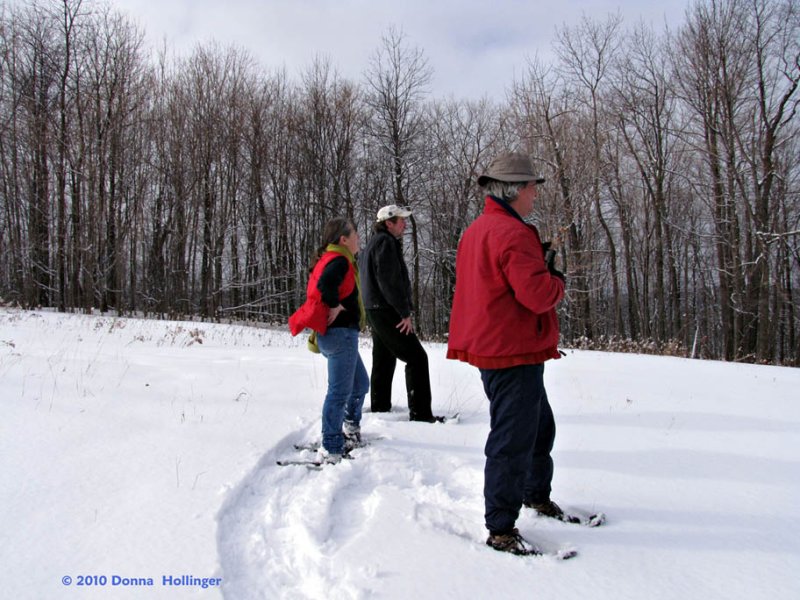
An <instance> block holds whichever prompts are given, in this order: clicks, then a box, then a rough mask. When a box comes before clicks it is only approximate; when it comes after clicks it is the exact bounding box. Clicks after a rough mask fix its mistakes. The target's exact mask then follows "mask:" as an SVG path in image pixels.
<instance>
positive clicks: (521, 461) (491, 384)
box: [481, 364, 556, 534]
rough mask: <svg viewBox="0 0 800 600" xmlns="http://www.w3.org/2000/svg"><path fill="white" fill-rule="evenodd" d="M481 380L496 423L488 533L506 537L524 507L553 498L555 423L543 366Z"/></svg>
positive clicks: (488, 472) (494, 372)
mask: <svg viewBox="0 0 800 600" xmlns="http://www.w3.org/2000/svg"><path fill="white" fill-rule="evenodd" d="M481 379H482V380H483V387H484V390H485V391H486V395H487V396H488V398H489V414H490V417H491V430H490V432H489V437H488V438H487V440H486V449H485V452H486V466H485V467H484V489H483V495H484V500H485V502H486V514H485V517H486V528H487V529H488V530H489V531H490V532H491V533H493V534H495V533H506V532H508V531H509V530H510V529H512V528H513V527H514V523H515V522H516V520H517V517H518V516H519V511H520V509H521V508H522V503H523V501H525V502H532V503H540V502H545V501H547V500H548V499H549V498H550V483H551V481H552V480H553V459H552V458H551V457H550V453H551V452H552V450H553V441H554V440H555V436H556V423H555V420H554V418H553V411H552V409H551V408H550V403H549V402H548V400H547V392H546V391H545V389H544V365H543V364H538V365H521V366H519V367H511V368H508V369H481Z"/></svg>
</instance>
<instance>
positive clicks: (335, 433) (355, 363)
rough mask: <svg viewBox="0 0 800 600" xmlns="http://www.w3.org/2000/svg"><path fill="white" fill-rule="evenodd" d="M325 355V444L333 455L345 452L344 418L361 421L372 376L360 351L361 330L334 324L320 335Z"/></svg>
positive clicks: (323, 418)
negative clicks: (362, 409) (326, 373)
mask: <svg viewBox="0 0 800 600" xmlns="http://www.w3.org/2000/svg"><path fill="white" fill-rule="evenodd" d="M317 344H319V350H320V352H321V353H322V355H323V356H324V357H325V358H327V359H328V393H327V394H326V396H325V403H324V404H323V405H322V447H323V448H325V450H327V451H328V452H330V453H331V454H341V453H342V452H343V451H344V435H343V434H342V424H343V423H344V420H345V419H347V420H348V421H352V422H353V423H355V424H356V425H359V424H360V423H361V408H362V406H363V405H364V396H366V394H367V392H368V391H369V376H368V375H367V370H366V369H365V368H364V363H363V362H361V356H360V355H359V354H358V330H357V329H352V328H350V327H333V328H331V329H328V331H327V333H325V335H317Z"/></svg>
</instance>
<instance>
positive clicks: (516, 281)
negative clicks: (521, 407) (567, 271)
mask: <svg viewBox="0 0 800 600" xmlns="http://www.w3.org/2000/svg"><path fill="white" fill-rule="evenodd" d="M563 297H564V282H563V281H562V280H561V279H559V278H558V277H554V276H552V275H550V272H549V271H548V270H547V265H546V264H545V262H544V253H543V251H542V242H541V239H540V238H539V232H538V231H537V230H536V228H535V227H534V226H533V225H527V224H526V223H524V222H523V221H522V220H521V219H519V218H518V217H517V216H515V215H513V214H511V213H510V212H509V211H508V210H507V209H506V208H504V207H503V206H502V205H501V204H499V203H498V202H497V201H495V200H494V199H492V198H491V197H487V198H486V201H485V206H484V210H483V214H482V215H481V216H480V217H478V218H477V219H476V220H475V222H474V223H472V225H470V226H469V227H468V228H467V230H466V231H465V232H464V235H463V237H462V238H461V241H460V242H459V244H458V254H457V255H456V289H455V294H454V297H453V309H452V312H451V314H450V337H449V340H448V345H447V346H448V347H447V358H451V359H457V360H462V361H464V362H468V363H470V364H471V365H474V366H476V367H478V368H481V369H505V368H508V367H514V366H517V365H527V364H538V363H542V362H544V361H545V360H547V359H550V358H559V353H558V335H559V330H558V317H557V316H556V311H555V307H556V305H557V304H558V303H559V302H560V301H561V299H562V298H563Z"/></svg>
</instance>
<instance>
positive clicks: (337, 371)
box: [289, 218, 369, 463]
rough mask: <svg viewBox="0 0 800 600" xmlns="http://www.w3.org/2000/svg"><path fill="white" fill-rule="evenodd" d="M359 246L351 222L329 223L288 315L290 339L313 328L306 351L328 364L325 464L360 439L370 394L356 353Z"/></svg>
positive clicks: (360, 320)
mask: <svg viewBox="0 0 800 600" xmlns="http://www.w3.org/2000/svg"><path fill="white" fill-rule="evenodd" d="M359 242H360V240H359V237H358V232H357V231H356V228H355V227H354V226H353V224H352V223H351V222H350V221H348V220H347V219H342V218H335V219H331V220H330V221H328V223H327V224H326V225H325V228H324V230H323V233H322V245H321V246H320V247H319V249H318V250H317V259H316V263H315V264H314V266H313V267H312V268H311V276H310V277H309V279H308V287H307V290H306V301H305V303H304V304H303V306H301V307H300V308H299V309H298V310H297V312H295V313H294V314H293V315H292V316H291V317H289V328H290V330H291V332H292V335H297V334H298V333H300V332H301V331H302V330H303V329H305V328H306V327H308V328H309V329H312V330H313V333H312V334H311V338H310V339H309V348H310V349H312V351H319V352H321V353H322V355H323V356H324V357H325V358H326V359H327V360H328V392H327V394H326V395H325V402H324V403H323V405H322V448H321V449H320V455H321V456H320V458H321V460H323V461H324V462H329V463H337V462H339V461H340V460H341V459H342V455H343V454H344V452H345V437H347V438H348V440H349V442H350V443H358V442H359V441H360V438H361V408H362V406H363V404H364V396H365V395H366V394H367V391H369V376H368V375H367V370H366V369H365V368H364V363H363V362H362V361H361V356H360V355H359V353H358V334H359V331H361V329H363V326H364V323H365V314H364V306H363V303H362V301H361V293H360V289H359V287H360V283H359V278H358V267H357V266H356V259H355V255H356V253H357V252H358V247H359Z"/></svg>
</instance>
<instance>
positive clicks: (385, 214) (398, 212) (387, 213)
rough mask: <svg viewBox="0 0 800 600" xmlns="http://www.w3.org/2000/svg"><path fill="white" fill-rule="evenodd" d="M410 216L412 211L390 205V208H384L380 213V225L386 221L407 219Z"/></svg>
mask: <svg viewBox="0 0 800 600" xmlns="http://www.w3.org/2000/svg"><path fill="white" fill-rule="evenodd" d="M410 216H411V211H410V210H408V209H407V208H401V207H399V206H397V204H390V205H389V206H384V207H383V208H382V209H380V210H379V211H378V223H383V222H384V221H388V220H389V219H393V218H394V217H403V218H405V217H410Z"/></svg>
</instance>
